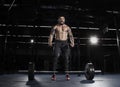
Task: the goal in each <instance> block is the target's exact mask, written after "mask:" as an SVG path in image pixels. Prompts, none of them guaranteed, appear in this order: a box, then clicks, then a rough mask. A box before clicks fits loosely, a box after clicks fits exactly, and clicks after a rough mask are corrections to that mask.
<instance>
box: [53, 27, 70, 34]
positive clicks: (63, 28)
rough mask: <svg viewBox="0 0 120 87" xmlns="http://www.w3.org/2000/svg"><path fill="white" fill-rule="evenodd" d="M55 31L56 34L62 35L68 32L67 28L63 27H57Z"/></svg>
mask: <svg viewBox="0 0 120 87" xmlns="http://www.w3.org/2000/svg"><path fill="white" fill-rule="evenodd" d="M55 31H56V33H62V32H64V33H67V32H68V28H67V27H65V26H60V27H57V28H56V29H55Z"/></svg>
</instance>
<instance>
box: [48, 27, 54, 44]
mask: <svg viewBox="0 0 120 87" xmlns="http://www.w3.org/2000/svg"><path fill="white" fill-rule="evenodd" d="M54 34H55V29H54V28H52V29H51V32H50V36H49V40H48V43H52V41H53V37H54Z"/></svg>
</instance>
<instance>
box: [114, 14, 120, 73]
mask: <svg viewBox="0 0 120 87" xmlns="http://www.w3.org/2000/svg"><path fill="white" fill-rule="evenodd" d="M116 16H117V15H116ZM116 16H115V15H114V14H113V17H114V25H115V27H116V40H117V49H118V56H119V58H120V42H119V29H118V26H117V19H116ZM118 60H119V59H118V58H117V61H118ZM119 67H120V66H119V62H117V71H119Z"/></svg>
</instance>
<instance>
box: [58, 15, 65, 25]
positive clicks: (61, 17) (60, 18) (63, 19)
mask: <svg viewBox="0 0 120 87" xmlns="http://www.w3.org/2000/svg"><path fill="white" fill-rule="evenodd" d="M58 23H59V24H64V23H65V17H64V16H60V17H59V18H58Z"/></svg>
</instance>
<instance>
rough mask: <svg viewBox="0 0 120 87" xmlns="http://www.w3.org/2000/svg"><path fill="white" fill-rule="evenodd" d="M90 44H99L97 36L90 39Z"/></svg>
mask: <svg viewBox="0 0 120 87" xmlns="http://www.w3.org/2000/svg"><path fill="white" fill-rule="evenodd" d="M90 43H91V44H97V43H98V38H97V37H96V36H92V37H90Z"/></svg>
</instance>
